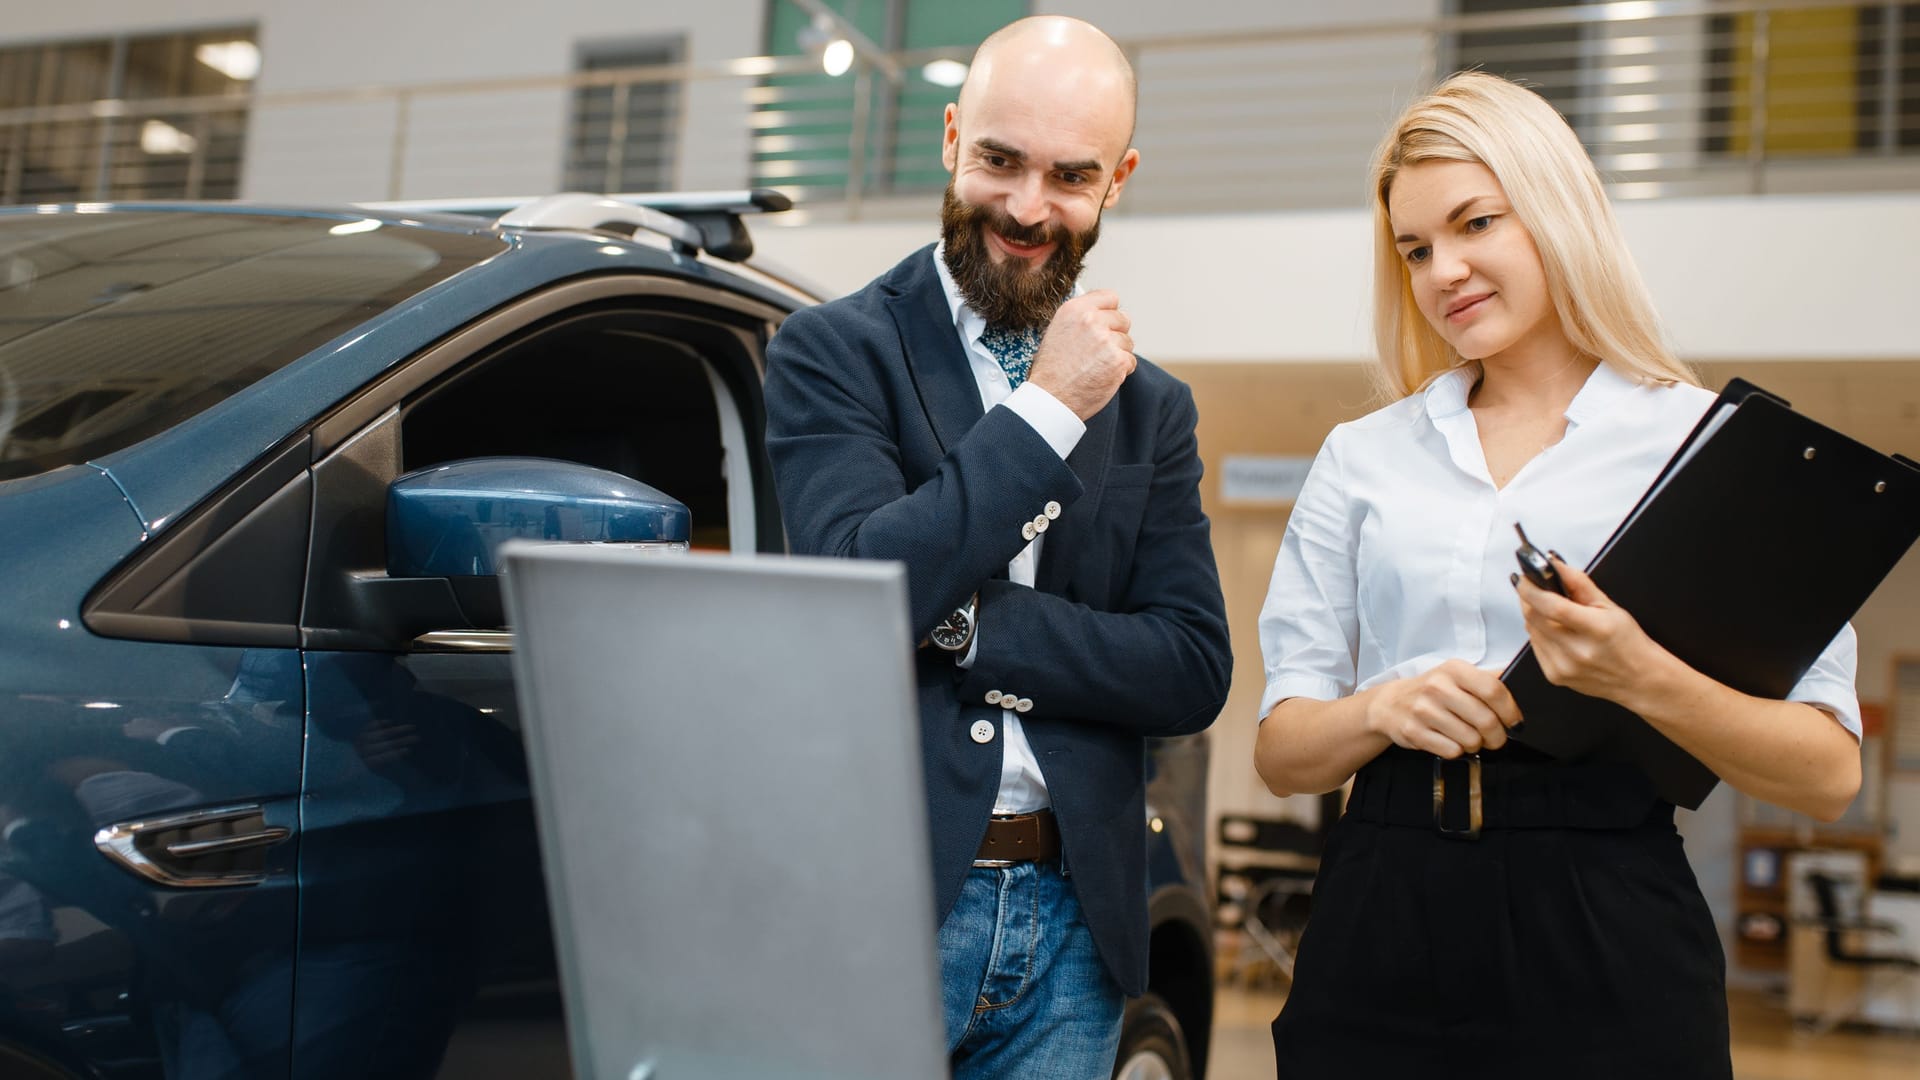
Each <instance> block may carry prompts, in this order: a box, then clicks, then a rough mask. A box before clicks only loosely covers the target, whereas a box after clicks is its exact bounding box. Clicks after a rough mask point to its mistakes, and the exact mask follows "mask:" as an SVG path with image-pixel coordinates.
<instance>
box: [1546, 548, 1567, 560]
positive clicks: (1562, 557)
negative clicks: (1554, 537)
mask: <svg viewBox="0 0 1920 1080" xmlns="http://www.w3.org/2000/svg"><path fill="white" fill-rule="evenodd" d="M1547 554H1549V555H1551V556H1553V558H1554V560H1555V561H1556V562H1566V561H1567V557H1566V556H1565V555H1562V554H1560V553H1559V552H1557V551H1555V550H1553V549H1552V548H1548V549H1547Z"/></svg>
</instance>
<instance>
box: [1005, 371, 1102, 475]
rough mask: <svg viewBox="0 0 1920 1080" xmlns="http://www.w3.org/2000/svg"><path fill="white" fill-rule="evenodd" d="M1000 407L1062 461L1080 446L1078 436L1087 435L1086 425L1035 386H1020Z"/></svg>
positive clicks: (1046, 391)
mask: <svg viewBox="0 0 1920 1080" xmlns="http://www.w3.org/2000/svg"><path fill="white" fill-rule="evenodd" d="M1003 404H1005V405H1006V407H1007V408H1009V409H1011V410H1013V414H1014V415H1015V416H1018V417H1019V418H1020V419H1022V420H1025V421H1026V422H1027V426H1028V427H1030V428H1032V429H1033V430H1034V431H1036V432H1038V433H1039V435H1040V437H1041V438H1043V439H1045V440H1046V441H1047V445H1048V446H1050V447H1052V448H1053V452H1054V453H1056V454H1058V455H1060V460H1062V461H1065V460H1066V459H1067V455H1068V454H1071V453H1073V448H1074V447H1076V446H1078V445H1080V438H1081V436H1083V435H1085V434H1086V433H1087V425H1086V423H1085V422H1083V421H1082V420H1081V419H1080V417H1079V416H1078V415H1076V414H1075V413H1074V411H1073V410H1072V409H1070V408H1068V407H1067V406H1066V404H1065V403H1063V402H1062V401H1061V400H1060V399H1059V398H1057V397H1055V396H1053V394H1052V392H1050V391H1049V390H1047V388H1046V387H1044V386H1041V385H1040V384H1039V383H1036V382H1032V381H1028V382H1026V383H1023V384H1021V386H1020V389H1018V390H1015V391H1014V392H1013V394H1012V395H1011V396H1010V397H1008V398H1007V400H1006V401H1005V402H1004V403H1003Z"/></svg>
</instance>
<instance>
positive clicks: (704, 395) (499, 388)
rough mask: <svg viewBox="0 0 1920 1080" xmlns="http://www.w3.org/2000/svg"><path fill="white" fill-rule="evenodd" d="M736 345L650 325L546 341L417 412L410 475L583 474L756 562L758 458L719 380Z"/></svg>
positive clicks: (526, 345) (465, 376)
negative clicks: (681, 515) (667, 510)
mask: <svg viewBox="0 0 1920 1080" xmlns="http://www.w3.org/2000/svg"><path fill="white" fill-rule="evenodd" d="M702 331H704V333H702ZM724 340H725V338H724V337H723V336H722V335H719V334H718V333H716V332H715V331H714V329H713V328H712V327H711V326H710V325H707V324H702V323H698V322H694V321H683V320H676V319H673V318H672V317H670V316H666V315H663V314H652V315H649V314H645V313H640V312H630V313H609V314H604V315H601V316H598V317H593V318H588V319H583V320H579V321H576V322H571V323H568V324H566V325H563V326H560V327H557V328H554V329H550V330H547V331H545V332H542V333H538V334H535V335H533V336H532V337H531V338H530V339H528V340H524V341H521V342H518V343H516V344H515V345H513V346H511V347H509V348H507V349H506V350H504V351H503V352H501V353H500V354H498V355H495V356H492V357H490V358H488V359H487V360H485V361H483V362H482V363H480V364H479V365H477V366H476V367H474V368H472V369H469V370H467V371H465V372H462V373H460V374H459V375H458V376H457V377H456V378H454V379H453V380H450V382H449V384H447V385H444V386H441V387H438V388H436V390H435V391H434V392H432V393H430V394H429V395H428V396H426V397H425V398H424V399H423V400H421V401H419V402H417V403H416V404H415V405H414V406H413V407H412V408H411V409H409V410H408V412H407V415H406V419H405V425H404V427H403V429H402V430H403V447H404V451H403V458H404V461H405V466H406V468H407V469H409V470H411V469H419V468H424V467H426V466H429V465H437V464H440V463H442V462H446V461H454V460H459V459H461V458H473V457H488V456H496V455H518V454H527V455H532V456H535V457H549V458H560V459H563V460H567V461H577V462H580V463H581V464H585V465H592V466H595V467H597V468H602V469H608V470H611V471H613V472H617V473H619V474H621V475H623V476H627V477H631V478H632V479H635V480H638V481H640V482H641V483H644V484H648V485H651V486H652V487H654V488H657V489H658V490H660V491H662V492H665V493H666V494H668V495H670V496H672V497H674V498H676V499H678V500H680V501H681V502H683V503H686V504H687V508H688V509H689V510H690V511H691V512H692V515H693V536H692V543H693V546H694V547H696V548H708V549H713V550H720V551H726V550H730V549H734V548H740V549H743V550H748V551H751V550H753V548H754V536H753V525H754V522H753V512H752V507H753V500H752V490H751V487H752V482H751V479H750V478H749V476H748V475H747V472H746V469H747V466H748V464H749V461H750V453H751V451H750V450H749V448H748V446H747V444H746V439H745V435H744V431H743V428H742V423H741V420H740V415H741V414H740V411H739V410H740V406H739V404H738V403H737V402H735V401H734V399H733V396H732V394H731V392H729V391H728V390H727V388H726V384H725V382H724V381H723V380H722V379H721V378H720V373H721V371H722V369H723V368H724V367H725V366H726V365H728V364H729V363H730V362H732V361H734V360H736V359H738V358H737V356H736V354H737V352H738V346H734V347H733V348H732V349H728V348H726V347H724V346H723V345H721V344H719V343H720V342H721V341H724ZM742 531H744V534H743V535H735V534H736V533H737V532H742Z"/></svg>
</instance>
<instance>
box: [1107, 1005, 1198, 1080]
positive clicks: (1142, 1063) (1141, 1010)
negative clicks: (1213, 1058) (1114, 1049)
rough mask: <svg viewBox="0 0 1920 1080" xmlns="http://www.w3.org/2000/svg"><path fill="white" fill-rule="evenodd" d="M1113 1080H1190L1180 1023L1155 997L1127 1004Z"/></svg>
mask: <svg viewBox="0 0 1920 1080" xmlns="http://www.w3.org/2000/svg"><path fill="white" fill-rule="evenodd" d="M1113 1080H1193V1067H1192V1062H1191V1061H1190V1060H1189V1059H1188V1057H1187V1039H1186V1036H1184V1035H1182V1034H1181V1033H1180V1021H1179V1019H1177V1018H1176V1017H1175V1016H1174V1015H1173V1010H1172V1009H1169V1008H1167V1003H1166V1002H1164V1001H1162V1000H1160V998H1159V997H1158V996H1157V995H1155V994H1144V995H1142V996H1140V997H1138V998H1135V999H1134V1000H1132V1001H1129V1002H1127V1012H1126V1016H1125V1018H1124V1019H1123V1020H1122V1021H1121V1026H1120V1052H1119V1054H1117V1055H1116V1056H1115V1058H1114V1066H1113Z"/></svg>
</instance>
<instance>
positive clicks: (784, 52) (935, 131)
mask: <svg viewBox="0 0 1920 1080" xmlns="http://www.w3.org/2000/svg"><path fill="white" fill-rule="evenodd" d="M826 3H827V6H828V7H830V8H832V9H833V10H834V11H836V12H838V13H839V14H840V16H841V18H842V19H844V20H845V21H846V22H847V23H848V24H850V25H852V26H853V27H854V28H855V29H857V30H858V31H859V32H860V33H861V34H863V35H865V36H866V38H867V39H868V40H869V41H871V42H873V43H874V44H875V45H877V46H879V47H880V48H882V49H884V50H886V51H887V52H889V53H892V54H895V55H897V56H904V57H905V58H906V59H907V60H908V61H909V63H907V65H906V67H905V69H904V70H902V72H901V75H902V81H901V85H900V86H898V87H895V86H893V85H892V84H891V83H890V82H888V81H887V79H886V78H885V76H883V75H881V74H880V73H878V72H873V73H872V74H871V75H870V76H869V77H867V78H865V79H862V78H861V77H860V72H861V71H862V70H863V69H862V67H861V66H860V65H859V64H858V63H856V64H855V65H854V66H853V67H852V68H851V69H850V70H848V71H847V73H845V74H843V75H838V76H835V75H829V74H827V73H826V70H825V68H824V66H823V67H822V68H821V70H820V71H819V72H818V73H817V74H816V73H812V72H809V73H807V74H801V75H777V76H771V77H769V78H767V79H766V80H765V82H764V84H763V86H764V92H763V93H762V94H761V95H760V97H759V99H758V104H757V105H756V109H755V112H756V115H755V117H754V153H753V169H754V183H755V184H756V185H765V186H768V187H776V188H779V189H781V190H783V191H786V192H788V193H789V194H792V195H794V196H796V197H797V198H800V199H807V198H816V199H817V198H823V197H824V198H838V197H842V196H844V195H847V194H850V193H854V192H857V193H859V194H863V195H872V194H887V193H893V192H899V193H907V192H924V191H929V190H934V191H937V190H939V189H940V188H941V187H943V186H945V184H946V181H947V173H946V170H945V169H944V168H943V167H942V166H941V164H940V131H941V128H940V110H941V108H942V107H943V106H944V105H946V103H947V102H949V101H952V100H953V96H954V94H955V93H956V92H957V88H955V87H950V86H943V85H939V84H936V83H933V82H929V81H928V80H927V78H926V75H925V74H924V72H923V67H924V63H914V62H912V61H913V60H914V59H915V58H916V54H928V53H930V52H931V51H932V50H938V49H943V48H958V49H961V50H968V49H971V48H973V47H974V46H976V45H978V44H979V43H980V42H981V41H982V40H984V39H985V38H986V36H987V35H988V34H990V33H992V32H993V31H995V30H997V29H999V28H1000V27H1002V26H1004V25H1006V24H1007V23H1010V22H1012V21H1013V20H1015V19H1018V18H1020V17H1022V16H1024V15H1027V14H1028V13H1029V10H1028V9H1029V6H1030V5H1029V3H1028V0H976V2H974V3H968V4H953V3H944V2H939V0H826ZM836 36H837V31H836V29H835V28H834V26H833V25H832V24H831V22H827V21H823V20H816V19H814V18H813V17H812V16H811V15H809V14H807V13H806V12H805V11H803V10H802V9H801V8H800V7H799V6H798V5H796V4H794V3H793V2H792V0H772V2H771V3H770V4H769V6H768V9H767V52H768V53H769V54H770V55H773V56H808V57H819V58H824V55H823V54H824V53H825V51H826V49H827V47H828V45H829V43H830V42H831V41H832V40H833V39H834V37H836ZM856 159H857V160H858V161H859V162H860V167H859V171H858V173H857V175H856V173H855V168H854V165H853V162H854V161H855V160H856Z"/></svg>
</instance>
